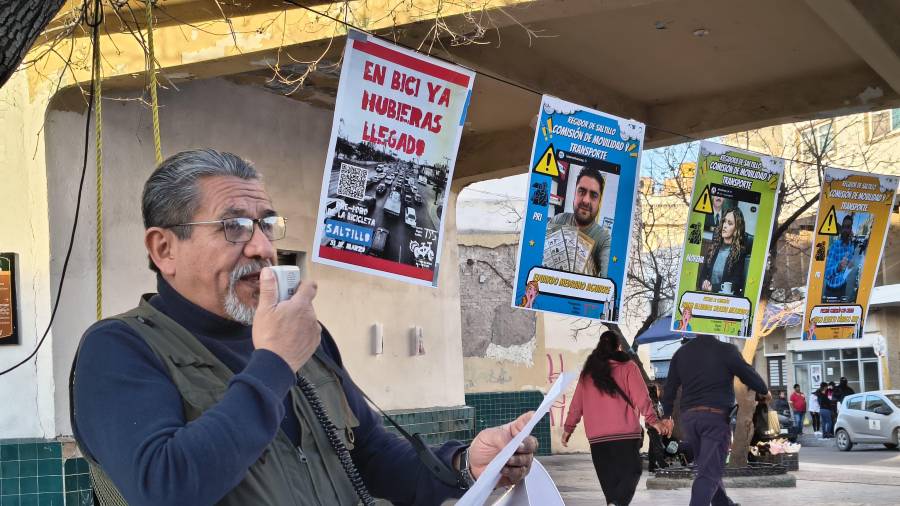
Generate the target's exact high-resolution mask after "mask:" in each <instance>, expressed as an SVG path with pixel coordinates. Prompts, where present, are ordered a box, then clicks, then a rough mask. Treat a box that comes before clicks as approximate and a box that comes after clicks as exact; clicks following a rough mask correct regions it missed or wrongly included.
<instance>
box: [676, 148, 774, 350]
mask: <svg viewBox="0 0 900 506" xmlns="http://www.w3.org/2000/svg"><path fill="white" fill-rule="evenodd" d="M783 172H784V160H782V159H780V158H774V157H770V156H766V155H762V154H759V153H753V152H751V151H746V150H742V149H738V148H732V147H729V146H722V145H719V144H714V143H711V142H703V143H701V145H700V156H699V161H698V162H697V174H696V177H695V178H694V191H693V194H692V196H691V212H690V214H689V215H688V222H687V230H686V240H685V247H684V255H683V256H682V260H681V269H680V271H679V273H680V276H679V281H678V301H677V304H676V305H675V309H674V314H673V318H672V322H673V324H672V325H673V328H672V330H674V331H679V332H697V333H702V334H719V335H726V336H736V337H747V336H749V335H750V333H751V331H752V322H753V315H754V313H755V310H756V306H757V302H758V300H759V293H760V290H761V289H762V278H763V273H764V268H765V261H766V252H767V250H768V248H769V240H770V238H771V234H772V223H773V221H774V219H775V215H774V208H775V200H776V196H777V194H778V190H779V187H780V185H781V176H782V173H783Z"/></svg>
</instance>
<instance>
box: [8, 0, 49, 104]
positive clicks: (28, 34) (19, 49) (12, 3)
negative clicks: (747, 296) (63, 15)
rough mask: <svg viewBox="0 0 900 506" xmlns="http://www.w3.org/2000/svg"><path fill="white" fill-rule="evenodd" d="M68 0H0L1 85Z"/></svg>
mask: <svg viewBox="0 0 900 506" xmlns="http://www.w3.org/2000/svg"><path fill="white" fill-rule="evenodd" d="M63 3H65V1H64V0H0V87H3V85H4V84H6V81H8V80H9V78H10V76H12V74H13V72H15V71H16V68H18V67H19V64H20V63H21V62H22V60H23V59H25V55H26V54H27V53H28V51H29V50H30V49H31V45H32V44H34V41H35V39H37V37H38V35H40V33H41V32H42V31H43V30H44V27H45V26H47V24H48V23H50V20H52V19H53V16H56V13H57V12H59V9H60V8H62V5H63Z"/></svg>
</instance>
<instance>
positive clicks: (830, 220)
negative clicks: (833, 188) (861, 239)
mask: <svg viewBox="0 0 900 506" xmlns="http://www.w3.org/2000/svg"><path fill="white" fill-rule="evenodd" d="M819 233H820V234H822V235H838V225H837V214H835V212H834V206H831V210H830V211H828V214H827V215H826V216H825V221H823V222H822V226H821V227H819Z"/></svg>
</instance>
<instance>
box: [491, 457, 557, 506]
mask: <svg viewBox="0 0 900 506" xmlns="http://www.w3.org/2000/svg"><path fill="white" fill-rule="evenodd" d="M565 504H566V503H565V502H563V499H562V496H561V495H560V494H559V490H557V488H556V484H555V483H553V478H551V477H550V474H549V473H548V472H547V470H546V469H544V466H542V465H541V463H540V462H538V460H537V459H534V463H533V464H531V471H530V472H529V473H528V476H526V477H525V479H524V480H522V482H521V483H519V484H518V485H516V486H514V487H513V488H511V489H510V490H509V492H507V493H505V494H503V497H501V498H500V499H498V500H497V502H495V503H494V506H565Z"/></svg>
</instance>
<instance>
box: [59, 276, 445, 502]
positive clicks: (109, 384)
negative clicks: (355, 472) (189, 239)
mask: <svg viewBox="0 0 900 506" xmlns="http://www.w3.org/2000/svg"><path fill="white" fill-rule="evenodd" d="M157 288H158V290H159V295H156V296H153V297H152V298H151V299H150V303H151V304H152V305H153V306H154V307H155V308H157V309H158V310H160V311H162V312H163V313H165V314H166V315H167V316H169V317H170V318H172V319H173V320H175V321H176V322H178V323H179V324H181V325H182V326H184V327H185V328H186V329H187V330H189V331H190V332H191V333H192V334H194V335H195V336H196V337H197V338H198V339H199V340H200V342H201V343H203V345H204V346H206V347H207V348H208V349H209V350H210V351H211V352H212V353H213V354H214V355H215V356H216V357H217V358H219V360H221V361H222V362H223V363H224V364H225V365H226V366H228V367H229V368H230V369H231V370H232V371H233V372H234V373H235V375H234V377H233V378H232V380H231V382H230V383H229V386H228V390H227V391H226V393H225V396H224V397H223V398H222V400H221V401H220V402H219V403H218V404H216V405H215V406H214V407H213V408H211V409H209V410H208V411H206V412H205V413H204V414H203V415H202V416H200V417H199V418H198V419H196V420H194V421H192V422H190V423H186V421H185V419H184V414H183V412H182V403H181V396H180V394H179V393H178V390H177V388H176V387H175V384H174V383H172V381H171V380H170V379H169V375H168V373H167V371H166V369H165V366H164V365H163V364H162V362H160V360H159V359H158V358H157V357H156V355H155V354H154V353H153V351H152V350H151V349H150V347H149V346H148V345H147V344H146V343H145V342H144V341H143V339H142V338H141V337H140V336H138V335H137V334H135V333H134V332H133V331H132V330H131V329H130V328H129V327H128V326H127V325H126V324H124V323H122V322H121V321H118V320H111V321H101V322H98V323H96V324H95V325H94V326H92V327H91V328H90V329H88V331H87V332H86V333H85V337H84V342H83V344H82V347H81V351H80V353H79V358H78V362H77V365H76V378H77V381H76V383H75V391H74V401H75V407H76V410H75V420H73V430H74V432H75V436H76V438H77V439H78V441H79V442H80V444H81V445H82V448H83V450H85V451H86V452H87V453H88V454H90V455H92V456H93V457H94V458H95V459H96V460H97V461H98V462H99V463H100V464H101V465H102V466H103V469H104V470H105V471H106V472H107V474H109V476H110V478H112V480H113V482H114V483H115V484H116V486H117V487H118V488H119V490H120V491H121V492H122V494H123V495H124V497H125V499H126V500H127V501H128V503H129V504H132V505H136V506H138V505H145V504H146V505H161V504H191V505H204V504H213V503H215V502H217V501H218V500H220V499H221V498H222V497H224V496H225V494H227V493H228V491H230V490H231V489H232V488H234V487H235V486H236V485H237V484H238V483H240V482H241V480H243V478H244V475H245V474H246V473H247V470H248V468H249V467H250V466H251V465H252V464H253V463H254V462H256V460H257V459H258V458H259V456H260V455H261V454H262V452H263V450H264V449H265V447H266V446H267V445H268V444H269V442H271V440H272V439H273V438H274V437H275V434H276V432H277V430H278V428H279V426H280V427H281V429H282V430H283V431H284V432H285V433H286V434H287V435H288V437H290V438H291V440H293V441H294V443H295V444H296V443H297V442H298V438H299V424H298V422H297V419H296V417H295V415H294V413H293V410H292V409H290V408H289V404H288V403H289V399H290V396H289V395H288V392H289V390H290V388H291V386H293V385H294V381H295V380H294V374H293V373H292V372H291V370H290V368H289V367H288V365H287V363H285V362H284V360H282V359H281V358H280V357H279V356H277V355H276V354H274V353H272V352H269V351H267V350H254V349H253V341H252V335H251V327H248V326H244V325H241V324H239V323H236V322H233V321H230V320H226V319H224V318H220V317H218V316H216V315H214V314H212V313H209V312H208V311H205V310H204V309H202V308H200V307H198V306H196V305H195V304H193V303H191V302H190V301H188V300H187V299H185V298H184V297H182V296H181V295H180V294H178V292H176V291H175V290H174V289H173V288H172V287H171V286H169V284H168V283H166V282H165V281H164V280H163V279H162V278H158V281H157ZM321 346H322V348H323V351H324V352H325V353H326V354H328V356H330V357H331V358H332V359H333V360H334V361H335V362H336V363H337V364H339V365H340V366H341V367H343V363H342V362H341V358H340V354H339V352H338V349H337V346H336V344H335V342H334V340H333V339H332V338H331V336H330V335H329V334H328V332H327V331H325V332H323V333H322V344H321ZM339 374H340V375H341V376H342V378H341V379H342V384H343V387H344V392H345V393H346V395H347V400H348V401H349V403H350V407H351V409H352V410H353V412H354V414H355V415H356V417H357V418H358V419H359V421H360V425H359V427H357V428H356V429H354V435H355V440H356V448H355V449H354V450H353V451H352V457H353V461H354V462H355V463H356V465H357V466H358V467H359V470H360V473H361V474H362V476H363V479H364V481H365V483H366V486H367V487H368V488H369V491H370V492H371V493H372V494H373V495H375V496H376V497H382V498H385V499H388V500H390V501H392V502H394V503H397V504H439V503H441V502H442V501H443V500H444V499H447V498H451V497H459V496H460V495H461V494H462V492H461V491H460V490H457V489H454V488H451V487H448V486H446V485H443V484H442V483H441V482H439V481H437V479H435V478H434V477H433V476H432V475H431V474H430V473H429V472H428V470H427V469H426V468H425V467H424V466H423V465H422V464H421V463H420V461H419V459H418V456H417V455H416V452H415V450H414V449H413V448H412V446H411V445H410V444H409V443H408V442H407V441H406V440H405V439H403V438H401V437H399V436H396V435H394V434H391V433H389V432H387V431H386V430H385V429H384V426H383V425H382V421H381V416H380V415H378V414H377V413H375V412H374V411H373V410H372V409H371V408H370V407H369V406H368V404H367V403H366V402H365V400H364V399H363V398H362V396H361V395H360V393H359V390H357V388H356V387H355V385H353V384H352V381H351V380H350V378H349V376H348V375H347V373H346V371H345V370H343V369H341V371H339ZM313 423H315V422H313ZM461 446H462V445H461V443H458V442H449V443H446V444H444V445H443V446H441V447H440V448H438V449H436V453H437V454H438V456H439V457H440V458H441V459H442V460H444V461H445V462H447V463H449V462H450V460H451V459H452V456H453V454H454V453H455V452H456V451H457V450H458V449H459V448H461Z"/></svg>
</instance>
